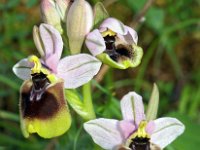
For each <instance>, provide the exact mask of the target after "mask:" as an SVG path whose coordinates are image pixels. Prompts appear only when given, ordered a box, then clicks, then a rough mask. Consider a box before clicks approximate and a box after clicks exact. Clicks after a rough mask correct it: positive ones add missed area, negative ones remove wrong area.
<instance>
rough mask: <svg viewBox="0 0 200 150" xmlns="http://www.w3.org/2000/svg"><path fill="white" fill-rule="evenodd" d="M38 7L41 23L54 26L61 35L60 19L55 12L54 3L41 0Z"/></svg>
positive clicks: (51, 0)
mask: <svg viewBox="0 0 200 150" xmlns="http://www.w3.org/2000/svg"><path fill="white" fill-rule="evenodd" d="M40 6H41V14H42V19H43V21H44V22H45V23H47V24H50V25H52V26H54V27H55V28H56V29H57V30H58V31H59V32H60V33H61V34H62V32H63V29H62V26H61V18H60V16H59V14H58V12H57V10H56V4H55V2H54V1H53V0H42V1H41V5H40Z"/></svg>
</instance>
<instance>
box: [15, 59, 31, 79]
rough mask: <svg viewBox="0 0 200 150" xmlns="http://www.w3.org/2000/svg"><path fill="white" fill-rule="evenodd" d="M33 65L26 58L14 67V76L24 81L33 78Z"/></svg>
mask: <svg viewBox="0 0 200 150" xmlns="http://www.w3.org/2000/svg"><path fill="white" fill-rule="evenodd" d="M32 67H33V64H32V63H30V62H29V61H28V60H27V59H26V58H25V59H22V60H20V61H19V62H18V63H16V64H15V65H14V66H13V68H12V69H13V72H14V74H15V75H16V76H17V77H19V78H20V79H22V80H28V79H30V78H31V68H32Z"/></svg>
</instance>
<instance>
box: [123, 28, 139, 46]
mask: <svg viewBox="0 0 200 150" xmlns="http://www.w3.org/2000/svg"><path fill="white" fill-rule="evenodd" d="M125 28H126V29H127V30H128V34H127V35H125V36H124V38H125V40H126V41H127V42H128V43H129V44H133V43H134V44H136V45H137V42H138V35H137V32H136V31H135V30H134V29H132V28H131V27H129V26H126V25H125Z"/></svg>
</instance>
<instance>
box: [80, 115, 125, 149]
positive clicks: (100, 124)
mask: <svg viewBox="0 0 200 150" xmlns="http://www.w3.org/2000/svg"><path fill="white" fill-rule="evenodd" d="M118 124H119V121H118V120H114V119H104V118H100V119H95V120H91V121H89V122H86V123H84V129H85V130H86V131H87V132H88V133H89V134H90V135H91V136H92V139H93V141H94V142H95V143H96V144H98V145H99V146H101V147H102V148H104V149H116V148H117V147H118V146H119V145H121V144H122V142H123V138H122V137H121V134H120V132H119V131H118Z"/></svg>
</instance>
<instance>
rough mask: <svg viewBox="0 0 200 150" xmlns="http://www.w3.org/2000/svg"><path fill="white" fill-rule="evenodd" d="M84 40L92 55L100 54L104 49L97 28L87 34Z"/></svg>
mask: <svg viewBox="0 0 200 150" xmlns="http://www.w3.org/2000/svg"><path fill="white" fill-rule="evenodd" d="M85 42H86V43H85V44H86V46H87V48H88V49H89V51H90V52H91V53H92V55H93V56H96V55H98V54H101V53H102V52H103V51H105V49H106V45H105V41H104V39H103V37H102V35H101V33H100V32H99V30H97V29H96V30H94V31H92V32H90V33H89V34H88V35H87V37H86V41H85Z"/></svg>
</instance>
